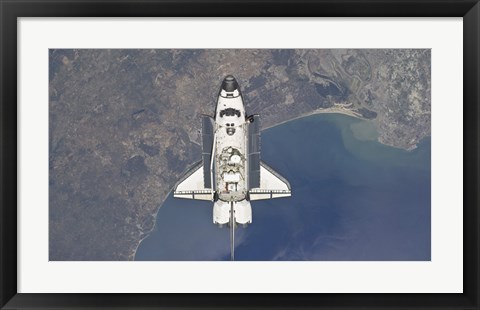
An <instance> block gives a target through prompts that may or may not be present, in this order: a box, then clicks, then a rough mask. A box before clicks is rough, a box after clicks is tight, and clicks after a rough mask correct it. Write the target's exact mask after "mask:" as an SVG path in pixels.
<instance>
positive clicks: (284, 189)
mask: <svg viewBox="0 0 480 310" xmlns="http://www.w3.org/2000/svg"><path fill="white" fill-rule="evenodd" d="M249 194H250V200H261V199H271V198H282V197H289V196H291V195H292V191H291V188H290V183H288V181H287V180H286V179H285V178H284V177H282V176H281V175H280V174H279V173H277V172H276V171H274V170H273V169H272V168H270V167H269V166H267V165H266V164H265V163H264V162H263V161H262V162H261V163H260V187H258V188H252V189H251V190H250V191H249Z"/></svg>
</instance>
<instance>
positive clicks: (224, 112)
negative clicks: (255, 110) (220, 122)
mask: <svg viewBox="0 0 480 310" xmlns="http://www.w3.org/2000/svg"><path fill="white" fill-rule="evenodd" d="M224 115H226V116H235V115H236V116H237V117H240V111H239V110H236V109H234V108H228V109H225V110H222V111H220V117H223V116H224Z"/></svg>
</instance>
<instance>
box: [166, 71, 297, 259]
mask: <svg viewBox="0 0 480 310" xmlns="http://www.w3.org/2000/svg"><path fill="white" fill-rule="evenodd" d="M173 196H174V197H176V198H185V199H197V200H210V201H212V202H213V223H214V224H217V225H219V226H220V227H223V226H224V225H226V226H228V227H230V241H231V259H232V260H234V243H235V239H234V238H235V237H234V236H235V228H236V226H237V225H239V224H240V225H242V226H244V227H246V226H247V225H248V224H251V223H252V206H251V204H250V202H251V201H255V200H261V199H272V198H283V197H289V196H291V188H290V184H289V183H288V181H287V180H286V179H285V178H283V177H282V176H281V175H280V174H279V173H277V172H276V171H274V170H273V169H272V168H270V167H269V166H268V165H266V164H265V163H264V162H263V161H261V160H260V117H259V115H257V114H252V115H247V114H246V111H245V106H244V103H243V99H242V94H241V92H240V88H239V86H238V83H237V81H236V79H235V78H234V77H233V76H231V75H228V76H226V77H225V79H224V80H223V82H222V86H221V88H220V93H219V95H218V100H217V105H216V110H215V116H214V117H211V116H209V115H202V160H201V161H200V162H198V163H197V164H195V165H194V166H193V168H191V169H190V170H189V171H188V172H187V173H186V175H185V176H184V177H183V178H181V179H180V180H179V181H178V182H177V184H176V185H175V188H174V193H173Z"/></svg>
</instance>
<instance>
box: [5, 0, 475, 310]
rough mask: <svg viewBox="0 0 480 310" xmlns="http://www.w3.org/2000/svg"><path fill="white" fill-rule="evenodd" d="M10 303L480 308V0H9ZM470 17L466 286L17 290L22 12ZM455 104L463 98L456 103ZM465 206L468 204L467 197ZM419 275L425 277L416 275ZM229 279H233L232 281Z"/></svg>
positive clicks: (466, 26) (466, 42)
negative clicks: (416, 290) (361, 290)
mask: <svg viewBox="0 0 480 310" xmlns="http://www.w3.org/2000/svg"><path fill="white" fill-rule="evenodd" d="M0 14H1V15H0V16H1V17H0V19H1V41H0V44H1V58H0V68H2V69H1V71H2V72H1V85H0V87H1V88H0V93H1V129H0V132H1V135H0V139H1V142H0V145H1V148H2V150H1V161H0V175H1V178H2V179H1V180H2V186H1V189H0V196H1V207H0V225H1V226H0V237H1V241H0V306H1V307H2V309H27V308H28V309H71V308H77V309H93V308H95V309H96V308H99V309H100V308H101V309H116V308H133V309H143V308H145V309H146V308H148V309H151V308H160V309H173V308H184V309H187V308H218V309H227V308H236V309H258V308H276V309H297V308H307V307H308V308H319V309H327V308H342V309H358V308H363V309H371V308H385V309H404V308H405V309H414V308H415V309H427V308H429V309H443V308H448V309H479V293H478V292H479V257H478V253H479V213H478V207H479V195H478V193H477V190H478V174H479V165H478V148H479V144H478V137H479V135H478V133H479V129H480V128H479V109H478V104H479V85H480V83H479V82H480V81H479V55H480V51H479V42H480V41H479V29H480V24H479V16H480V4H479V2H478V0H419V1H409V0H406V1H405V0H403V1H400V0H393V1H386V0H366V1H364V0H357V1H354V0H326V1H322V0H311V1H308V0H300V1H295V0H271V1H269V0H259V1H250V0H230V1H219V0H197V1H195V0H177V1H171V0H143V1H140V2H137V1H135V0H121V1H105V0H103V1H94V0H93V1H91V0H67V1H58V0H38V1H34V0H27V1H16V0H0ZM162 16H163V17H179V16H185V17H194V16H206V17H221V16H222V17H229V16H230V17H234V16H239V17H240V16H242V17H243V16H251V17H288V16H291V17H315V16H324V17H463V61H464V62H463V72H464V73H463V74H464V76H463V77H464V79H463V81H464V85H463V92H464V102H463V111H464V115H463V121H464V122H463V123H464V138H463V139H464V141H463V142H464V143H463V145H464V150H463V153H464V158H463V160H464V163H463V165H464V166H463V175H464V180H463V184H464V190H463V195H464V196H463V197H464V206H463V208H464V209H463V214H464V217H463V223H464V224H463V225H464V231H463V242H464V244H463V249H464V253H463V266H464V270H463V288H464V292H463V293H462V294H22V293H17V155H18V154H17V18H18V17H162ZM452 104H454V103H452ZM457 207H459V206H457ZM412 281H415V279H412ZM226 284H227V283H226Z"/></svg>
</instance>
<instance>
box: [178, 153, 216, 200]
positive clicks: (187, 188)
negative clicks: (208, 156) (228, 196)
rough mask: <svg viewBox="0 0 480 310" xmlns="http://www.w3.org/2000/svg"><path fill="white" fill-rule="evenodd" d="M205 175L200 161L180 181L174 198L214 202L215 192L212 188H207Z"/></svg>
mask: <svg viewBox="0 0 480 310" xmlns="http://www.w3.org/2000/svg"><path fill="white" fill-rule="evenodd" d="M203 173H204V169H203V164H202V161H200V162H198V163H197V164H195V165H194V166H193V168H191V169H190V170H189V171H188V172H187V173H186V174H185V176H184V177H183V178H182V179H180V181H178V183H177V184H176V185H175V189H174V191H173V197H176V198H186V199H196V200H212V198H213V192H212V189H211V188H205V185H204V177H203Z"/></svg>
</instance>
